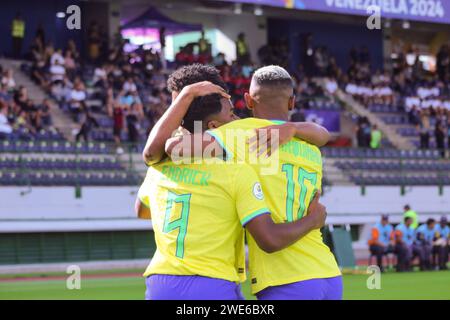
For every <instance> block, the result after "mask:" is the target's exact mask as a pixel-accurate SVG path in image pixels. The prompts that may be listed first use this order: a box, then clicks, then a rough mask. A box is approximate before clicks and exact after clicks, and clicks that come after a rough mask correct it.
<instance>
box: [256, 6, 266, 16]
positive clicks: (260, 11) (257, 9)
mask: <svg viewBox="0 0 450 320" xmlns="http://www.w3.org/2000/svg"><path fill="white" fill-rule="evenodd" d="M253 13H254V14H255V16H262V15H263V13H264V11H263V8H262V7H261V6H255V10H254V11H253Z"/></svg>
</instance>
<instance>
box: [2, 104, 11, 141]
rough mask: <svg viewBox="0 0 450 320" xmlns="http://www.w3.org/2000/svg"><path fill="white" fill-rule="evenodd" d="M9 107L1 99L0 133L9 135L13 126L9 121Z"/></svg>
mask: <svg viewBox="0 0 450 320" xmlns="http://www.w3.org/2000/svg"><path fill="white" fill-rule="evenodd" d="M7 114H8V108H7V107H6V105H5V104H2V103H1V101H0V133H1V134H4V135H7V134H10V133H12V131H13V130H12V127H11V125H10V124H9V122H8V117H7Z"/></svg>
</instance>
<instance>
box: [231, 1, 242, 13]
mask: <svg viewBox="0 0 450 320" xmlns="http://www.w3.org/2000/svg"><path fill="white" fill-rule="evenodd" d="M233 13H234V14H241V13H242V4H241V3H235V4H234V8H233Z"/></svg>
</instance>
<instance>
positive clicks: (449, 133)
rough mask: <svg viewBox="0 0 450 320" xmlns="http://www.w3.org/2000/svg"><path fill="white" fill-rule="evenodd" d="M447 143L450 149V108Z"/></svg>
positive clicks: (448, 112)
mask: <svg viewBox="0 0 450 320" xmlns="http://www.w3.org/2000/svg"><path fill="white" fill-rule="evenodd" d="M447 144H448V149H449V150H450V109H448V110H447Z"/></svg>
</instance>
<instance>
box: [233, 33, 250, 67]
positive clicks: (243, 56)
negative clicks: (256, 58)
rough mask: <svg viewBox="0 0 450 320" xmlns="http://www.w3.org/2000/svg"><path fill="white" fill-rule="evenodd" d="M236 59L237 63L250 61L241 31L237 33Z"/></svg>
mask: <svg viewBox="0 0 450 320" xmlns="http://www.w3.org/2000/svg"><path fill="white" fill-rule="evenodd" d="M236 61H237V63H238V64H239V65H245V64H249V63H250V52H249V49H248V45H247V42H246V41H245V33H243V32H241V33H239V34H238V36H237V40H236Z"/></svg>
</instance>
